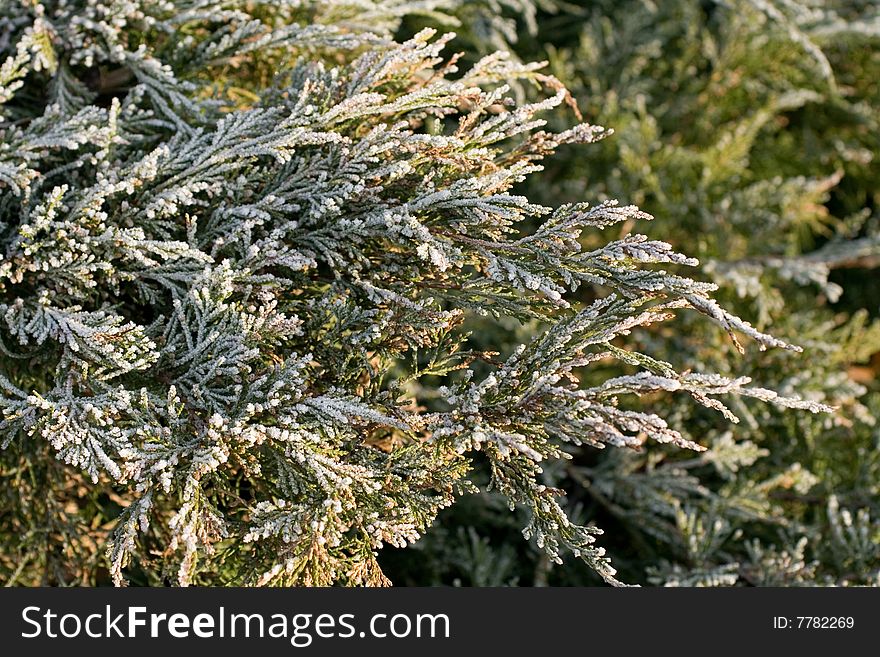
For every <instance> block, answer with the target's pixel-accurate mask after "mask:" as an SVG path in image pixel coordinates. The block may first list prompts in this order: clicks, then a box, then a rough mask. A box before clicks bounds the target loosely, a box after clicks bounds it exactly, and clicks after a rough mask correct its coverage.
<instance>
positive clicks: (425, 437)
mask: <svg viewBox="0 0 880 657" xmlns="http://www.w3.org/2000/svg"><path fill="white" fill-rule="evenodd" d="M361 4H366V3H352V7H351V8H350V9H351V11H350V12H347V11H346V10H345V6H344V5H338V4H337V3H326V4H324V3H320V2H315V3H300V2H291V3H260V2H208V1H193V2H174V3H172V2H158V1H152V0H140V1H137V0H127V1H122V0H119V1H117V2H97V1H96V0H87V1H78V2H74V1H58V2H43V3H37V2H31V1H27V2H14V3H13V2H7V3H5V4H4V6H3V12H2V18H0V47H2V49H3V51H4V52H3V57H4V58H5V61H4V63H3V65H2V69H0V88H2V94H0V95H2V99H3V101H4V102H3V105H2V124H0V132H2V135H3V140H2V142H3V143H2V147H0V231H2V232H0V240H2V248H3V259H2V261H0V316H2V321H0V350H2V354H3V356H2V378H0V386H2V389H3V398H2V421H0V438H2V444H3V447H4V449H5V452H4V459H5V464H4V467H5V468H7V470H8V472H10V473H21V472H27V473H28V476H27V477H25V479H26V480H27V481H24V480H19V479H15V478H14V475H12V474H7V475H6V476H7V477H10V479H9V480H8V481H9V482H10V483H7V484H4V485H5V486H12V485H13V484H15V485H17V486H19V489H18V490H19V491H24V492H23V493H21V494H22V495H23V496H24V497H29V498H30V500H31V501H29V500H28V499H23V500H21V501H20V503H19V504H18V505H15V504H13V503H9V505H8V506H9V509H8V510H7V511H5V514H6V517H5V519H4V523H5V525H4V527H5V531H17V532H19V534H20V535H21V536H22V537H23V538H22V543H21V547H19V548H13V549H19V550H20V553H19V555H18V557H17V558H13V555H12V554H11V553H10V552H7V553H5V554H4V555H3V557H2V559H3V564H2V567H3V568H4V570H8V571H9V572H10V573H12V572H13V571H15V576H16V577H18V576H20V575H21V569H20V568H19V569H18V570H16V566H17V565H18V563H19V562H18V560H17V559H25V560H28V559H30V560H33V561H40V560H42V562H43V564H44V567H45V575H44V579H45V580H46V581H48V582H53V581H72V580H77V579H79V580H81V581H87V580H90V579H94V577H95V575H94V573H96V572H98V569H99V564H100V563H101V556H100V555H102V554H103V553H104V551H105V550H106V552H107V557H108V559H109V570H110V573H111V575H112V579H113V581H115V582H116V583H117V584H120V583H123V582H124V581H125V577H126V575H125V571H126V568H127V567H129V566H130V570H131V571H132V572H133V573H135V575H136V576H137V577H138V578H139V581H143V582H148V583H159V582H166V581H170V582H173V583H176V584H181V585H186V584H189V583H245V584H330V583H343V584H352V585H358V584H385V583H387V580H386V578H385V576H384V575H383V573H382V572H381V569H380V568H379V566H378V563H377V560H376V557H377V552H378V550H379V549H380V548H381V547H382V546H383V545H393V546H404V545H407V544H409V543H411V542H413V541H415V540H417V539H418V538H419V536H420V535H421V534H422V533H423V532H425V531H426V530H427V529H428V528H429V527H430V526H431V523H432V522H433V521H434V519H435V517H436V515H437V513H438V512H439V510H440V509H442V508H444V507H446V506H448V505H451V504H452V503H453V502H454V501H455V500H456V499H457V497H458V496H460V495H462V494H465V493H467V492H468V491H471V490H473V488H474V486H473V484H472V483H471V482H470V479H469V472H470V471H471V469H472V468H473V467H474V462H475V459H476V458H477V453H479V454H481V455H482V456H480V457H479V458H485V459H486V460H487V463H488V466H489V469H490V471H491V486H493V487H495V488H497V489H498V490H499V491H500V492H501V493H503V495H504V496H505V497H506V498H507V499H508V500H509V501H510V504H511V505H522V506H523V507H524V508H525V509H527V511H528V515H529V517H530V518H531V521H530V523H529V525H528V526H527V527H526V528H525V531H524V533H525V534H526V536H527V537H530V536H534V537H535V538H536V540H537V543H538V545H540V546H542V547H543V549H544V550H546V551H547V553H548V554H549V555H550V556H551V558H553V559H559V558H560V556H559V555H560V550H562V549H567V550H571V551H573V552H574V553H575V554H576V555H578V556H580V557H581V558H583V559H585V560H586V561H587V562H588V563H589V564H590V565H591V566H592V567H593V568H595V569H596V570H597V571H598V572H599V573H600V574H601V575H602V576H603V577H604V578H606V580H608V581H609V582H615V581H616V580H615V579H614V570H613V569H612V568H611V566H610V563H609V561H608V559H607V557H606V556H605V555H604V552H603V550H602V549H601V548H599V547H597V546H596V545H595V536H596V535H597V534H598V533H600V532H599V530H598V529H596V528H595V527H592V526H579V525H576V524H574V523H572V522H571V521H570V520H569V518H568V517H567V516H566V514H565V513H564V512H563V510H562V508H561V507H560V506H559V503H558V501H557V498H558V496H559V495H560V494H561V491H558V490H555V489H553V488H548V487H546V486H545V485H543V484H542V483H541V479H540V476H539V475H540V472H541V468H542V465H543V464H545V462H552V461H553V460H556V459H560V458H565V457H566V456H567V453H566V445H569V444H575V445H576V444H588V445H593V446H597V447H602V446H604V445H613V446H615V447H624V448H627V447H635V448H638V447H639V446H641V444H642V443H643V442H644V441H645V440H654V441H660V442H669V443H673V444H675V445H678V446H680V447H684V448H691V449H701V448H700V446H699V445H698V444H696V443H694V442H692V441H689V440H686V439H684V438H683V437H682V436H681V434H680V433H679V432H678V431H676V429H674V428H673V427H671V426H669V425H667V423H666V422H665V421H664V420H663V419H662V418H661V417H659V416H657V415H655V414H653V413H651V412H648V411H637V410H628V409H627V408H626V407H625V405H624V404H622V403H621V401H620V400H621V399H622V397H623V396H627V395H646V394H651V393H665V392H675V393H679V392H680V393H686V394H687V395H689V396H690V397H692V398H693V399H694V400H695V401H696V402H697V403H699V404H702V405H704V406H707V407H709V408H711V409H715V410H718V411H720V412H722V413H724V414H725V415H726V416H727V417H728V418H729V419H731V420H735V417H734V416H733V415H732V413H731V412H730V411H729V410H728V409H727V408H726V407H725V406H724V405H723V403H722V402H721V401H720V399H719V397H720V396H724V395H730V394H733V395H746V396H751V397H757V398H759V399H762V400H766V401H770V402H773V403H776V404H780V405H782V406H786V407H795V408H803V409H807V410H810V411H823V410H827V407H825V406H823V405H822V404H817V403H812V402H806V401H800V400H798V399H794V398H789V397H780V396H777V395H776V393H774V392H772V391H769V390H766V389H762V388H754V387H750V386H749V381H748V380H747V379H743V378H725V377H722V376H719V375H711V374H696V373H693V372H690V373H689V372H684V373H682V372H679V371H676V370H675V369H674V368H673V367H672V366H671V365H669V364H668V363H666V362H663V361H662V360H659V359H656V358H652V357H651V356H649V355H647V354H643V353H639V352H637V351H632V350H628V349H627V348H626V346H625V344H626V343H625V341H622V338H625V336H627V335H629V334H630V332H631V331H633V330H636V329H638V328H639V327H642V326H645V325H648V324H655V323H658V322H662V321H666V320H670V319H672V317H673V315H674V313H675V311H677V310H679V309H686V308H690V309H694V310H697V311H698V312H701V313H703V314H705V315H707V316H709V317H710V318H711V319H712V320H714V321H716V322H717V323H719V324H720V325H721V326H722V327H724V329H726V330H727V331H728V332H730V334H731V336H734V335H735V334H736V333H739V334H741V335H745V336H747V337H750V338H752V339H754V340H756V341H757V342H758V343H759V344H760V345H761V347H765V346H766V347H783V348H792V347H790V346H789V345H787V344H786V343H784V342H783V341H781V340H779V339H776V338H773V337H771V336H769V335H766V334H764V333H762V332H760V331H757V330H756V329H754V328H752V327H751V326H750V325H749V324H748V323H746V322H744V321H742V320H740V319H738V318H736V317H734V316H733V315H731V314H729V313H727V312H726V311H724V310H723V309H722V308H721V307H720V306H719V305H718V304H717V303H716V302H715V301H713V299H712V297H711V293H712V291H713V289H714V286H712V285H710V284H706V283H700V282H697V281H695V280H693V279H690V278H687V277H685V276H682V275H680V274H676V273H671V272H670V271H667V270H668V269H670V268H675V269H678V268H680V267H682V266H689V265H694V264H696V263H695V262H694V261H693V260H691V259H689V258H686V257H685V256H683V255H681V254H678V253H676V252H675V251H673V250H672V249H671V248H670V247H669V246H668V245H667V244H665V243H663V242H659V241H654V240H650V239H647V238H644V237H642V236H638V235H627V236H624V237H622V238H621V239H619V240H615V241H612V242H611V243H609V244H607V245H605V246H603V247H602V248H599V249H596V250H592V251H588V250H585V249H583V248H582V247H581V243H580V241H579V240H580V238H581V236H582V233H583V231H586V230H592V229H594V228H600V227H605V226H608V225H611V224H614V223H618V222H621V221H630V220H646V219H649V217H648V216H646V215H645V214H644V213H642V212H640V211H639V210H637V209H636V208H635V207H629V206H627V207H621V206H619V205H617V204H615V203H610V202H608V203H603V204H599V205H595V206H589V205H587V204H586V203H581V204H574V205H566V206H563V207H560V208H557V209H555V210H554V209H551V208H547V207H543V206H539V205H536V204H534V203H531V202H529V200H528V199H526V198H524V197H522V196H519V195H517V194H516V193H514V191H513V188H514V186H515V185H517V184H519V183H521V182H522V181H523V180H525V179H526V178H527V177H529V176H533V175H539V174H538V173H537V172H538V171H539V170H540V168H541V167H540V164H538V162H539V161H540V160H541V159H542V158H544V157H546V156H547V155H549V154H551V153H552V152H553V151H554V150H555V149H556V148H557V147H558V146H560V145H562V144H576V143H590V142H592V141H594V140H596V139H598V138H600V137H601V136H602V134H603V131H602V130H601V129H599V128H597V127H595V126H589V125H581V126H577V127H575V128H572V129H570V130H567V131H564V132H562V133H559V134H553V133H550V132H547V131H545V130H543V129H542V128H543V125H544V120H543V119H542V118H540V116H539V114H540V113H541V112H545V111H547V110H551V109H552V108H554V107H556V106H558V105H560V104H561V103H564V102H566V100H567V99H568V96H567V92H566V91H565V89H564V88H562V86H561V85H559V84H558V83H557V82H556V81H555V80H554V79H553V78H550V77H547V76H545V75H544V74H542V73H541V72H540V71H539V69H538V67H536V66H533V65H520V64H518V63H515V62H513V61H512V60H511V59H509V58H507V57H505V56H503V55H501V54H492V55H489V56H487V57H485V58H483V59H482V60H480V61H479V62H478V63H477V64H476V65H474V66H473V67H469V68H466V69H465V70H459V69H458V67H457V66H456V63H455V62H456V57H455V56H451V57H450V56H444V55H443V48H444V45H445V44H446V42H447V40H448V37H440V38H437V37H436V36H435V34H434V32H433V31H431V30H426V31H423V32H420V33H419V34H418V35H417V36H416V37H415V38H413V39H411V40H409V41H406V42H405V43H401V44H397V43H394V42H393V41H391V40H390V39H388V38H387V36H385V24H384V23H383V21H384V20H391V19H390V18H389V16H390V17H394V16H395V15H396V14H397V13H399V12H400V11H401V8H402V5H400V3H394V2H392V3H375V4H374V3H369V4H370V7H371V8H372V9H371V10H375V12H376V15H377V17H378V16H380V15H381V16H382V20H376V21H372V22H370V20H368V18H369V11H366V13H363V12H362V11H361V9H363V8H362V7H360V6H359V5H361ZM386 5H387V6H386ZM406 9H407V10H410V9H412V8H411V7H406ZM383 12H384V13H383ZM363 22H367V23H370V25H369V27H370V28H375V29H371V30H366V29H365V26H364V25H362V24H361V23H363ZM516 80H520V81H529V82H534V83H536V84H538V85H541V86H543V88H544V89H546V90H547V94H546V99H545V100H541V101H538V102H535V103H532V104H517V103H516V102H514V101H513V100H512V98H511V96H510V94H509V92H508V86H507V84H506V83H507V82H512V81H516ZM663 268H665V269H663ZM581 286H587V287H590V288H591V289H598V290H601V296H600V297H599V298H596V299H595V300H593V301H589V300H587V297H586V296H584V295H583V293H582V292H583V291H582V290H579V288H580V287H581ZM475 314H482V315H488V316H492V317H501V316H507V317H512V318H515V319H519V320H533V319H537V320H540V322H542V323H543V325H544V326H545V328H544V329H543V330H542V331H541V332H540V333H539V334H538V335H537V336H536V337H535V338H534V339H533V340H532V341H530V342H528V343H526V344H523V345H522V346H520V347H519V348H518V349H516V350H515V351H513V353H510V354H502V355H501V356H500V357H499V359H496V355H495V354H490V353H485V352H480V351H477V350H474V349H471V348H470V347H469V345H468V336H467V334H466V332H465V331H464V330H463V328H462V324H463V322H464V321H465V320H466V319H467V318H468V317H469V316H472V315H475ZM734 339H736V338H734ZM609 359H616V360H618V361H620V362H622V363H625V364H628V365H629V366H630V370H631V374H628V375H624V376H619V377H615V378H611V379H609V380H606V381H605V382H604V383H603V384H601V385H598V386H592V387H588V386H583V385H579V383H578V372H580V371H583V370H584V369H585V368H590V367H591V366H593V365H594V364H596V363H598V362H599V361H608V360H609ZM477 361H480V362H481V363H482V364H483V365H491V370H492V371H491V373H490V374H488V375H486V376H480V377H475V375H474V372H475V371H477V370H476V369H474V368H473V367H472V365H473V364H474V363H475V362H477ZM483 365H481V367H482V366H483ZM441 383H442V384H443V385H442V386H441V385H440V384H441ZM53 459H54V460H53ZM114 508H115V509H116V513H115V514H114V513H111V510H112V509H114ZM36 509H38V510H39V513H37V512H36V511H35V510H36ZM40 514H45V517H51V518H52V519H51V520H50V521H46V520H45V517H42V516H41V517H37V516H39V515H40ZM90 514H91V515H90ZM40 522H48V523H49V524H48V526H47V528H44V529H39V526H40V525H39V523H40ZM33 527H37V529H36V530H34V531H36V532H37V534H39V536H41V537H42V539H40V540H35V541H33V542H30V538H32V536H31V533H30V529H29V528H33ZM41 532H42V533H41ZM107 532H109V539H108V538H107ZM59 534H61V535H62V536H63V541H61V540H59V539H58V536H59ZM43 539H44V542H41V540H43ZM62 543H63V545H64V547H60V545H61V544H62ZM95 555H98V556H95ZM83 568H85V569H86V571H87V572H86V573H85V574H82V569H83ZM89 569H91V570H89Z"/></svg>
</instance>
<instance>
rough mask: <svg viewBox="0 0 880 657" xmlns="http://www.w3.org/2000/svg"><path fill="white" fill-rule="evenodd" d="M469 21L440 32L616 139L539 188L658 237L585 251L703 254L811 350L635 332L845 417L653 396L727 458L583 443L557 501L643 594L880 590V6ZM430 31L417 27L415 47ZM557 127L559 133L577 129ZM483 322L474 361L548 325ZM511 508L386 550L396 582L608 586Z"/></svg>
mask: <svg viewBox="0 0 880 657" xmlns="http://www.w3.org/2000/svg"><path fill="white" fill-rule="evenodd" d="M453 14H454V15H455V16H456V17H457V19H458V20H457V21H455V20H453V21H449V20H446V19H444V21H443V22H444V23H446V24H447V25H449V24H452V25H453V27H452V29H455V30H456V32H457V33H458V35H459V36H458V39H457V40H456V41H455V42H454V43H453V45H457V46H458V48H459V49H460V50H462V51H463V52H464V53H465V56H466V57H468V58H476V57H478V56H479V55H480V54H481V53H485V52H487V51H491V50H494V49H495V48H497V47H504V48H507V49H510V50H511V51H512V52H513V53H514V55H515V56H516V57H518V58H520V59H522V60H526V61H532V60H546V61H547V62H548V72H550V73H552V75H554V76H556V77H557V78H559V79H560V80H561V81H562V82H563V83H564V84H565V85H566V86H567V87H568V88H569V89H570V91H571V93H572V96H573V98H574V99H575V100H576V102H577V105H578V107H579V110H580V112H581V113H582V114H583V117H584V119H585V120H587V121H589V122H591V123H596V124H599V125H603V126H605V127H608V128H612V129H613V130H614V135H613V136H611V137H609V138H607V139H605V140H604V141H602V142H600V143H599V144H597V145H592V146H587V147H565V149H564V150H563V151H561V152H560V153H559V154H557V155H556V156H555V157H553V158H551V159H550V160H548V161H547V163H546V172H545V175H542V176H539V177H536V178H534V180H535V181H537V182H536V183H532V184H531V186H529V184H528V183H527V184H526V187H525V188H524V189H523V190H522V191H524V193H526V194H527V195H528V196H529V197H530V198H532V199H533V200H535V201H538V202H543V203H547V204H552V205H558V204H559V203H563V202H568V201H575V200H583V199H588V200H590V201H592V202H596V203H597V202H599V201H601V200H604V199H607V198H615V199H619V200H620V201H621V203H635V204H638V205H639V206H640V207H641V208H642V209H643V210H645V211H647V212H649V213H651V214H652V215H653V216H654V217H655V219H654V220H653V221H652V222H650V223H649V224H642V225H639V226H634V225H626V226H624V227H623V229H622V230H621V228H620V227H619V226H618V227H615V229H614V232H613V233H612V234H609V235H602V234H594V235H592V236H589V237H588V239H587V240H585V244H584V248H587V249H589V248H594V247H598V246H599V245H601V244H603V243H605V242H606V241H607V238H608V237H619V236H620V235H619V233H621V232H622V233H624V234H625V233H626V232H629V231H630V230H633V231H636V230H637V231H638V232H644V233H646V234H648V235H649V236H650V237H652V238H656V239H661V240H665V241H667V242H670V243H672V245H673V246H674V247H675V248H676V249H678V250H680V251H683V252H684V253H687V254H688V255H691V256H695V257H697V258H699V260H700V262H701V263H702V265H703V266H704V274H705V275H706V276H708V277H711V280H713V281H714V282H715V283H717V284H718V285H719V286H720V290H719V293H718V298H719V299H720V300H721V301H722V302H723V305H725V306H726V307H727V308H729V309H731V310H732V311H734V312H735V313H736V314H739V315H740V316H742V317H744V318H746V319H748V320H750V321H751V322H752V323H753V324H755V325H756V326H757V327H758V328H760V329H761V330H768V331H770V332H772V333H774V334H775V335H778V336H779V337H782V338H784V339H788V340H791V341H793V342H795V343H796V344H799V345H801V346H802V347H803V348H804V350H805V352H804V354H792V353H789V352H779V353H775V352H774V353H771V352H762V351H759V350H758V348H757V347H755V346H754V345H749V346H747V348H746V351H745V353H743V354H739V353H736V347H735V345H734V344H733V343H732V342H731V340H730V339H729V338H728V336H726V335H724V334H723V333H722V332H719V331H718V330H717V329H716V328H715V327H714V326H712V325H711V324H709V323H706V322H704V321H700V319H697V318H694V317H692V316H689V315H686V314H683V315H681V317H680V318H679V321H678V322H677V323H676V324H674V325H673V326H674V328H673V329H670V328H668V327H665V328H663V329H660V330H662V331H663V334H662V335H661V334H651V333H650V332H645V331H642V332H641V333H639V334H636V335H633V336H631V337H630V338H629V339H630V340H631V341H635V342H637V343H642V345H643V346H644V347H645V348H646V349H649V350H650V353H654V354H660V355H661V356H662V357H663V358H664V359H665V360H666V361H668V362H670V363H672V364H673V365H675V366H676V367H682V368H684V367H691V368H693V369H695V370H703V369H705V370H706V371H717V372H720V373H722V374H726V375H731V376H751V377H752V378H753V379H754V380H755V381H756V382H758V383H759V384H760V385H762V386H765V387H768V388H773V389H776V390H778V391H780V392H782V393H792V394H795V393H797V394H801V395H805V396H808V397H810V398H813V399H816V400H822V401H827V402H829V403H832V404H834V405H835V406H837V407H839V410H838V412H837V413H836V414H835V415H834V416H831V417H828V416H826V417H822V416H812V415H810V414H806V413H798V412H792V411H782V410H779V409H775V408H772V407H770V406H769V405H765V404H761V403H749V402H747V401H742V400H732V402H733V404H734V410H735V412H737V413H738V414H739V415H740V416H741V417H743V418H745V420H744V421H743V422H741V423H740V424H739V425H737V426H734V427H733V428H731V427H730V425H729V424H728V423H727V422H726V421H725V420H724V419H723V418H720V417H717V416H716V414H714V413H711V412H709V411H706V410H698V409H696V408H695V407H694V405H693V404H691V403H688V402H687V401H684V400H675V399H673V398H671V397H657V398H650V399H647V398H643V399H641V400H637V401H636V402H635V403H638V404H643V405H650V406H651V407H652V408H654V409H660V410H661V414H665V416H668V417H669V418H670V420H671V423H674V424H675V425H676V426H677V427H679V428H682V429H683V433H684V434H685V435H686V437H688V438H690V439H692V440H696V441H698V442H700V443H701V444H703V445H705V446H707V447H709V448H710V450H709V451H708V452H705V453H702V454H699V455H696V456H694V455H693V454H689V453H683V452H681V451H680V450H675V449H664V448H663V447H662V446H659V445H650V446H649V447H647V448H646V449H645V450H643V451H641V452H629V451H627V452H624V451H623V450H605V451H598V450H595V449H592V448H584V449H583V450H579V451H572V457H573V458H572V460H571V461H569V462H568V463H567V464H565V465H564V466H560V467H558V468H554V469H550V470H547V471H546V472H545V475H544V476H545V477H546V480H547V484H548V485H555V486H559V487H561V488H564V489H566V490H568V491H569V497H568V499H567V504H568V507H569V508H568V510H569V512H570V513H571V514H572V515H573V516H575V517H576V518H577V519H578V520H579V521H581V522H587V523H589V522H595V523H596V524H597V525H598V526H600V527H602V528H603V529H604V530H605V535H604V536H603V537H602V539H601V542H602V545H604V546H605V547H606V549H607V550H608V552H609V553H610V554H611V556H612V559H613V562H614V564H615V566H616V567H617V569H618V571H619V573H620V575H619V576H620V578H621V579H622V581H625V582H629V583H638V584H647V585H673V586H674V585H714V586H718V585H720V586H728V585H759V586H760V585H786V586H791V585H817V584H819V585H826V584H833V585H880V424H878V421H877V418H880V268H878V267H880V209H878V201H880V187H878V185H877V182H876V181H877V178H878V172H880V159H878V141H880V7H878V5H877V3H876V2H874V1H872V0H828V1H820V0H655V1H652V0H595V1H587V0H584V1H583V2H579V3H569V2H549V1H548V2H537V3H533V2H529V1H528V0H481V1H479V2H460V3H457V4H455V5H454V7H453ZM432 21H433V22H434V24H436V22H437V16H436V15H434V16H427V17H426V16H411V17H409V18H407V19H406V20H405V21H404V23H403V26H402V28H401V32H402V33H409V32H412V31H414V30H415V29H417V28H418V27H420V26H422V25H424V24H425V23H432ZM518 92H519V93H521V94H523V95H526V96H528V95H529V94H531V93H533V90H531V89H527V88H523V89H519V90H518ZM549 119H550V121H551V124H552V125H553V127H555V128H559V129H562V128H564V127H566V126H569V125H571V124H572V123H573V122H574V121H575V119H576V117H575V116H574V112H573V111H572V110H569V114H568V115H565V113H562V112H560V113H558V114H556V115H554V116H552V117H549ZM590 239H594V240H595V242H591V241H589V240H590ZM473 328H474V329H475V332H474V336H473V337H472V338H471V340H472V342H474V343H475V346H476V347H477V348H485V349H490V348H495V349H497V348H498V346H499V345H504V344H512V343H514V342H519V341H521V340H522V339H524V338H525V337H526V336H527V335H528V334H529V333H530V332H531V331H533V330H534V328H535V327H530V326H521V325H518V324H515V323H511V324H510V326H509V330H508V331H507V334H503V333H501V334H499V333H498V331H497V329H495V330H494V332H493V333H491V334H487V333H486V332H485V331H482V330H481V328H482V327H481V326H480V325H479V324H478V323H475V324H474V326H473ZM640 346H641V345H640ZM619 373H620V372H614V371H613V370H611V369H610V366H609V369H608V370H606V371H602V370H601V368H596V369H595V370H594V371H593V372H592V373H590V374H587V373H586V372H585V373H584V376H585V377H586V379H587V381H588V382H589V381H590V377H596V376H601V377H603V378H604V377H605V376H608V375H614V374H619ZM498 504H499V501H498V500H496V499H495V498H493V496H492V495H491V494H482V495H479V496H474V497H472V498H469V499H467V500H464V501H463V502H462V503H461V504H457V505H455V506H454V507H453V508H451V509H449V510H447V511H446V512H444V513H443V514H441V516H440V518H439V520H438V522H437V525H438V526H437V527H435V528H434V529H433V530H432V531H431V532H429V533H428V534H427V536H426V537H425V538H424V539H423V540H422V541H420V542H419V543H418V544H416V545H415V546H414V547H411V548H409V549H406V550H384V551H383V555H382V558H381V561H382V563H383V567H385V569H386V572H387V574H388V575H389V576H390V577H391V579H392V581H394V582H395V583H396V584H397V585H406V584H416V585H434V584H455V585H464V586H485V585H547V584H549V585H579V584H596V583H599V581H598V578H597V577H596V576H595V575H594V574H592V573H591V572H589V571H588V570H587V569H586V568H585V567H581V565H580V564H579V563H578V562H577V561H576V560H575V559H567V560H566V563H565V565H564V566H555V565H553V564H551V563H550V562H549V561H548V560H546V559H545V558H543V557H542V556H541V553H540V552H539V551H538V550H537V549H536V548H534V546H530V545H529V544H526V543H523V541H522V540H521V539H520V538H519V537H518V536H517V534H518V527H521V526H522V524H521V522H520V520H521V519H517V518H515V517H512V516H511V514H509V513H499V512H498V509H497V508H496V507H497V505H498Z"/></svg>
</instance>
